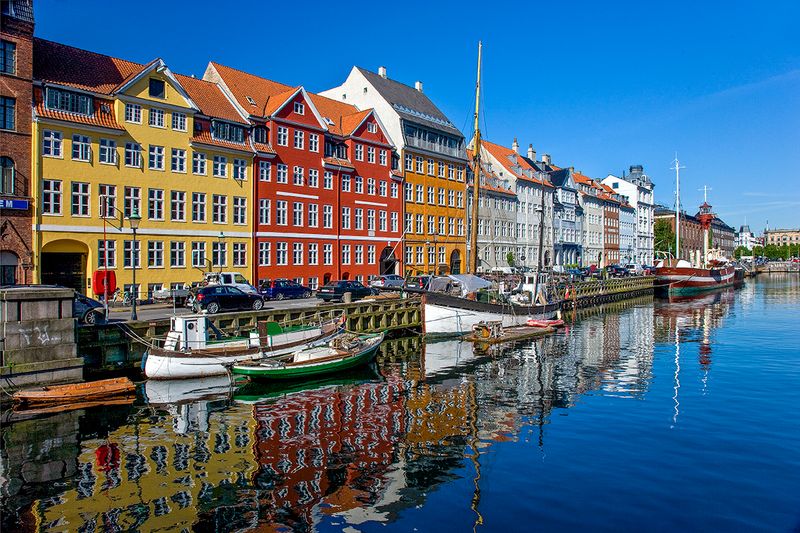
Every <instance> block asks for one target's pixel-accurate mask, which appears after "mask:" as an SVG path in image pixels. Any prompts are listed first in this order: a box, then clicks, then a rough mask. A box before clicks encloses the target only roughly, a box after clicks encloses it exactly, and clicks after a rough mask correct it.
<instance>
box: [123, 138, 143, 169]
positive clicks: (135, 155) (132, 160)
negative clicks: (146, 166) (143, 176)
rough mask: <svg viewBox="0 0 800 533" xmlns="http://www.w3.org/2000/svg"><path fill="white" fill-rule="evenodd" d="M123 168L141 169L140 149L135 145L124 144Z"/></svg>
mask: <svg viewBox="0 0 800 533" xmlns="http://www.w3.org/2000/svg"><path fill="white" fill-rule="evenodd" d="M125 166H126V167H135V168H142V147H141V146H139V145H138V144H136V143H125Z"/></svg>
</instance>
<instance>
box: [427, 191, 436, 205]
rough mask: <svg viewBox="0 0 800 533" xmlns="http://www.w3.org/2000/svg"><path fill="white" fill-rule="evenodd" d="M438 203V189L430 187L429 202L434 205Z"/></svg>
mask: <svg viewBox="0 0 800 533" xmlns="http://www.w3.org/2000/svg"><path fill="white" fill-rule="evenodd" d="M435 203H436V189H434V188H433V187H428V204H429V205H434V204H435Z"/></svg>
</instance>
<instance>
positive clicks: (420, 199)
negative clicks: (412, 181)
mask: <svg viewBox="0 0 800 533" xmlns="http://www.w3.org/2000/svg"><path fill="white" fill-rule="evenodd" d="M424 191H425V188H424V187H423V186H422V185H417V203H418V204H421V203H422V202H424V201H425V192H424Z"/></svg>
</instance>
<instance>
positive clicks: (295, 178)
mask: <svg viewBox="0 0 800 533" xmlns="http://www.w3.org/2000/svg"><path fill="white" fill-rule="evenodd" d="M304 172H305V171H304V170H303V167H298V166H296V167H294V169H293V172H292V183H294V184H295V185H299V186H302V185H303V174H304Z"/></svg>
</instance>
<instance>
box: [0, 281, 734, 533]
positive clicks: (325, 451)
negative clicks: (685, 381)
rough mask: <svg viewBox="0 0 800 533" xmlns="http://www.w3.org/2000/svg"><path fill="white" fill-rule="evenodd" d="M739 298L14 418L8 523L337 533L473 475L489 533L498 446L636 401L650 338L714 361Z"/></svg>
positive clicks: (402, 349)
mask: <svg viewBox="0 0 800 533" xmlns="http://www.w3.org/2000/svg"><path fill="white" fill-rule="evenodd" d="M732 301H733V297H732V294H731V293H728V292H723V293H717V294H714V295H709V296H708V297H707V299H703V300H692V301H680V302H678V301H676V302H657V303H655V304H654V303H653V301H652V299H649V298H642V299H637V300H633V301H628V302H625V303H617V304H613V305H610V306H607V307H605V308H603V309H595V310H592V311H590V312H582V313H581V312H578V313H576V314H575V315H573V317H571V323H570V325H569V327H568V328H566V329H565V330H564V331H563V332H561V333H559V334H557V335H553V336H550V337H546V338H542V339H538V340H536V341H529V342H521V343H518V344H516V345H513V346H505V347H502V348H496V349H494V350H491V351H488V352H476V351H474V350H473V348H472V345H471V344H468V343H463V342H456V341H448V342H437V343H428V344H425V343H423V342H422V341H421V339H420V337H409V338H404V339H396V340H393V341H389V342H387V343H386V344H385V346H383V347H382V351H381V355H380V356H379V360H378V364H377V367H376V369H374V370H366V371H363V372H356V373H354V374H348V375H344V376H340V377H337V378H334V379H330V380H321V381H318V382H315V383H306V384H304V385H303V386H296V385H295V386H282V387H279V388H275V387H257V386H247V387H243V388H240V389H238V390H236V392H235V393H231V390H230V385H229V383H228V382H227V380H204V381H202V382H188V381H187V382H173V383H147V384H145V386H144V388H143V390H142V391H140V392H141V399H140V401H138V402H137V404H136V405H135V406H134V407H110V408H106V409H88V410H80V411H74V412H71V413H64V414H61V415H54V416H49V417H46V418H41V419H37V420H33V421H23V422H18V423H14V424H10V425H9V424H4V426H3V429H2V480H0V482H1V483H2V494H3V509H4V513H3V527H4V528H6V527H7V528H10V529H24V530H35V529H37V530H38V529H41V530H43V531H56V530H76V531H100V530H129V529H142V530H155V529H164V530H181V529H184V528H185V529H187V530H191V529H193V528H194V529H199V530H225V531H234V530H249V529H253V528H258V527H265V526H268V527H277V528H281V527H283V528H289V529H293V530H300V531H306V530H311V529H314V528H318V527H323V526H328V527H333V528H336V529H342V528H344V527H345V526H347V525H351V526H358V525H359V524H364V523H366V522H380V523H391V522H393V521H395V520H397V519H398V517H399V516H401V515H402V514H403V513H404V511H406V510H408V509H411V508H414V507H417V506H424V505H425V503H426V500H427V498H428V495H430V494H431V493H432V492H433V491H434V490H435V489H436V488H437V487H440V486H442V485H444V484H447V483H450V482H452V481H454V480H457V479H459V478H461V477H463V476H466V477H467V478H468V479H469V484H468V487H469V488H468V489H465V490H464V491H463V493H460V494H459V495H458V498H459V499H460V503H459V505H461V506H462V507H463V508H464V510H465V511H468V512H470V513H471V517H472V518H471V519H470V520H473V521H474V522H475V523H480V522H481V521H482V511H481V508H480V505H481V503H480V502H481V497H480V494H481V492H480V489H481V484H482V478H483V475H482V466H481V465H482V461H483V459H484V456H485V454H486V452H487V451H488V450H490V449H491V448H492V447H493V446H496V445H497V444H498V443H503V442H512V443H513V442H517V441H520V440H524V441H528V440H530V439H533V440H534V441H535V443H536V444H537V445H538V446H539V447H540V448H541V449H544V448H545V446H546V442H547V432H546V427H547V425H548V424H549V423H550V421H551V417H552V416H553V414H554V412H555V411H556V410H564V409H568V408H570V407H571V406H573V405H575V404H576V402H578V401H580V399H581V398H582V397H584V396H586V395H604V396H614V397H618V398H623V399H629V398H642V397H643V396H644V394H645V392H647V390H648V387H649V385H650V383H651V380H652V379H653V374H652V372H653V371H652V368H653V355H654V345H655V343H656V342H670V343H672V342H674V343H675V345H676V347H679V346H680V345H681V344H684V345H686V344H687V343H688V344H689V345H691V344H695V343H696V344H697V345H698V350H697V353H698V362H699V364H700V366H701V367H703V368H706V369H710V367H711V365H712V346H713V344H714V330H715V328H718V327H719V326H720V325H721V323H722V321H723V320H724V318H725V316H726V315H727V313H728V312H729V310H730V307H731V306H732ZM679 355H680V356H685V353H684V354H678V353H677V352H676V357H679ZM677 366H678V365H676V383H677V381H678V378H679V373H680V369H679V368H677ZM677 392H678V389H677V388H676V395H675V396H676V401H677V396H678V394H677ZM676 409H677V406H676ZM676 416H677V411H676Z"/></svg>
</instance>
